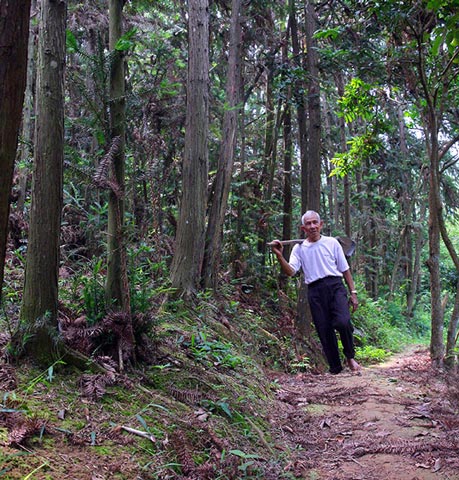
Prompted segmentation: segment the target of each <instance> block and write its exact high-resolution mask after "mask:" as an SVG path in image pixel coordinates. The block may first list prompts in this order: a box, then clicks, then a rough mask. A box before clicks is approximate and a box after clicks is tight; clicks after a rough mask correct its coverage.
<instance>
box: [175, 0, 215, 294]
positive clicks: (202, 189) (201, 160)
mask: <svg viewBox="0 0 459 480" xmlns="http://www.w3.org/2000/svg"><path fill="white" fill-rule="evenodd" d="M188 5H189V26H188V37H189V47H188V48H189V61H188V81H187V113H186V115H187V118H186V132H185V151H184V157H183V168H182V179H183V180H182V198H181V205H180V214H179V221H178V224H177V235H176V246H175V254H174V258H173V260H172V266H171V278H172V286H173V287H174V288H176V289H177V290H178V292H179V293H180V294H183V295H184V296H186V297H188V296H191V295H193V294H194V293H195V292H196V291H197V290H198V288H199V284H200V278H201V268H202V260H203V253H204V248H203V247H204V236H205V215H206V206H207V205H206V204H207V201H206V199H207V176H208V147H207V135H208V124H209V3H208V0H189V3H188Z"/></svg>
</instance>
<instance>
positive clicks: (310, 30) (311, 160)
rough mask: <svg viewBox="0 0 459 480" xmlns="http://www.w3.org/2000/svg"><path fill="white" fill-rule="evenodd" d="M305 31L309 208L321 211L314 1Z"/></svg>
mask: <svg viewBox="0 0 459 480" xmlns="http://www.w3.org/2000/svg"><path fill="white" fill-rule="evenodd" d="M305 17H306V19H305V33H306V47H307V66H308V77H309V80H308V113H309V115H308V116H309V135H308V139H309V141H308V167H307V168H308V172H309V176H308V192H307V199H308V200H307V202H308V204H307V208H308V210H315V211H317V212H318V211H320V181H321V178H320V173H321V158H320V154H321V131H322V124H321V117H320V84H319V59H318V55H317V41H316V40H315V38H314V33H315V32H316V30H317V22H316V13H315V11H314V4H313V2H312V1H308V2H306V6H305Z"/></svg>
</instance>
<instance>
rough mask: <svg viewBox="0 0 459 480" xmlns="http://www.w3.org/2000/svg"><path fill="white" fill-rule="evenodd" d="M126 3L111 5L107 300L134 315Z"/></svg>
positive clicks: (114, 0) (116, 0)
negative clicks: (127, 216) (126, 237)
mask: <svg viewBox="0 0 459 480" xmlns="http://www.w3.org/2000/svg"><path fill="white" fill-rule="evenodd" d="M123 5H124V1H123V0H110V3H109V17H110V27H109V49H110V52H112V55H113V57H112V59H111V64H110V67H111V68H110V136H111V140H112V142H114V141H115V139H116V142H117V145H118V148H116V151H115V153H114V155H113V170H114V177H115V178H114V180H115V183H116V188H115V190H116V191H115V190H114V189H111V190H110V192H109V201H108V240H107V247H108V267H107V279H106V285H105V297H106V303H107V307H108V308H114V309H115V310H123V311H125V312H130V301H129V286H128V280H127V271H126V268H127V267H126V247H125V245H124V242H123V228H124V187H125V185H124V184H125V179H124V170H125V155H124V151H125V135H126V134H125V129H126V101H125V75H124V55H123V52H122V51H119V50H117V49H116V43H117V42H118V40H119V39H120V37H121V35H122V20H123Z"/></svg>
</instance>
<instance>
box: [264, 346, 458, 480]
mask: <svg viewBox="0 0 459 480" xmlns="http://www.w3.org/2000/svg"><path fill="white" fill-rule="evenodd" d="M273 380H276V381H277V382H278V384H279V386H280V388H279V390H278V393H277V396H278V400H279V401H280V405H278V410H277V411H276V412H274V413H273V414H272V416H271V417H270V421H271V423H272V424H273V426H274V427H275V429H277V433H278V435H279V437H278V439H277V440H278V442H279V444H282V442H283V444H284V445H285V446H286V447H285V448H286V453H287V452H288V454H289V455H290V456H291V463H290V465H289V469H290V470H291V471H292V472H294V473H295V475H298V476H299V477H300V478H307V479H311V480H433V479H436V480H453V479H454V480H459V440H458V439H459V435H458V433H459V416H458V412H457V407H456V408H455V407H453V405H452V403H451V402H450V399H451V395H455V397H456V398H455V400H456V405H457V400H458V392H459V386H458V385H456V386H452V387H451V386H450V387H447V385H446V383H445V380H444V377H443V375H442V374H441V373H438V372H435V371H434V370H433V369H432V368H431V365H430V358H429V354H428V351H427V349H425V348H424V347H410V348H409V349H408V350H407V351H405V352H404V353H403V354H399V355H396V356H394V357H392V358H391V359H390V360H389V361H387V362H386V363H383V364H379V365H377V366H372V367H367V368H363V369H362V371H361V372H360V373H359V374H355V373H351V372H350V371H349V370H345V371H343V372H342V373H341V374H339V375H330V374H323V375H312V374H298V375H296V376H292V375H281V376H278V375H274V376H273ZM456 382H457V377H456Z"/></svg>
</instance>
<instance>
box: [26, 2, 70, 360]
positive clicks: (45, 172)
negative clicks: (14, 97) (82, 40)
mask: <svg viewBox="0 0 459 480" xmlns="http://www.w3.org/2000/svg"><path fill="white" fill-rule="evenodd" d="M66 12H67V4H66V2H65V1H63V0H60V1H52V0H43V1H42V3H41V13H40V34H39V46H38V68H37V71H38V79H37V105H36V116H37V121H36V130H35V158H34V162H35V164H34V171H33V180H32V205H31V211H30V227H29V243H28V250H27V261H26V274H25V284H24V295H23V302H22V309H21V321H22V322H23V327H24V328H25V331H24V332H23V340H24V341H26V340H27V342H26V343H25V348H26V351H27V352H28V353H29V355H30V356H31V357H32V358H33V359H34V360H36V361H37V362H38V363H40V364H47V363H48V364H49V362H51V361H52V360H53V359H54V355H55V353H56V352H55V344H54V341H53V337H54V336H55V335H57V328H56V327H57V308H58V273H59V243H60V242H59V234H60V225H61V212H62V182H63V180H62V177H63V158H64V65H65V27H66ZM24 324H25V325H24ZM30 331H32V332H33V334H31V335H30Z"/></svg>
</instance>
